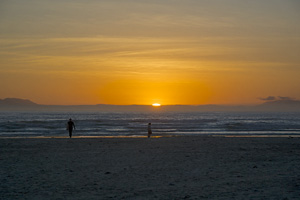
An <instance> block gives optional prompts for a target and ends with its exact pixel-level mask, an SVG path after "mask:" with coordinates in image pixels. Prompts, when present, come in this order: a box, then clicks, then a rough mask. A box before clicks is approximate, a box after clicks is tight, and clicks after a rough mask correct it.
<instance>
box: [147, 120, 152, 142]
mask: <svg viewBox="0 0 300 200" xmlns="http://www.w3.org/2000/svg"><path fill="white" fill-rule="evenodd" d="M151 134H152V130H151V123H148V138H150V136H151Z"/></svg>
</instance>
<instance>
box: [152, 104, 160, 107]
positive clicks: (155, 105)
mask: <svg viewBox="0 0 300 200" xmlns="http://www.w3.org/2000/svg"><path fill="white" fill-rule="evenodd" d="M152 106H154V107H159V106H160V104H159V103H154V104H152Z"/></svg>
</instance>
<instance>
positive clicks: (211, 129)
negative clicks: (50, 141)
mask: <svg viewBox="0 0 300 200" xmlns="http://www.w3.org/2000/svg"><path fill="white" fill-rule="evenodd" d="M69 118H72V119H73V121H74V123H75V125H76V130H75V131H74V132H73V135H74V136H145V135H147V124H148V123H149V122H151V123H152V132H153V135H157V136H172V135H227V136H228V135H229V136H236V135H237V136H245V135H246V136H248V135H267V136H268V135H277V136H287V135H288V136H297V135H299V136H300V113H299V112H298V113H297V112H295V113H293V112H287V113H284V112H280V113H274V112H265V113H254V112H197V113H196V112H180V113H178V112H145V113H132V112H129V113H117V112H112V113H109V112H0V137H35V136H37V137H43V136H45V137H52V136H53V137H56V136H57V137H60V136H68V132H67V130H66V125H67V121H68V119H69Z"/></svg>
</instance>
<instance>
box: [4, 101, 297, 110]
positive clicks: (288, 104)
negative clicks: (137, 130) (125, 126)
mask: <svg viewBox="0 0 300 200" xmlns="http://www.w3.org/2000/svg"><path fill="white" fill-rule="evenodd" d="M0 111H104V112H160V111H161V112H172V111H173V112H227V111H228V112H251V111H253V112H260V111H270V112H272V111H274V112H300V101H299V100H293V99H279V100H272V101H267V102H264V103H262V104H258V105H163V106H160V107H153V106H152V105H111V104H97V105H42V104H38V103H35V102H33V101H31V100H28V99H20V98H5V99H0Z"/></svg>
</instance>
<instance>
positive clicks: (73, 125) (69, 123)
mask: <svg viewBox="0 0 300 200" xmlns="http://www.w3.org/2000/svg"><path fill="white" fill-rule="evenodd" d="M73 128H74V129H75V124H74V122H73V121H72V119H71V118H70V119H69V121H68V126H67V130H69V136H70V138H71V137H72V132H73Z"/></svg>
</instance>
